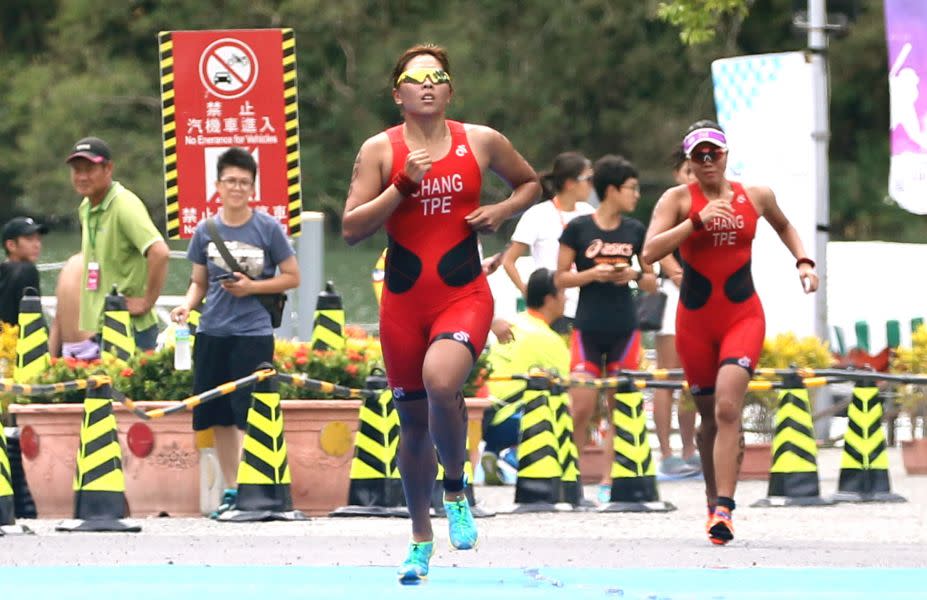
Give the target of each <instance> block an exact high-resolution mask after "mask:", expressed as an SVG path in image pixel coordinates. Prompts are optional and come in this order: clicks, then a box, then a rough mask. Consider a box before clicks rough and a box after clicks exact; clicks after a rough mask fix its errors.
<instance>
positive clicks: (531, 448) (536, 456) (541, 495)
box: [512, 383, 563, 512]
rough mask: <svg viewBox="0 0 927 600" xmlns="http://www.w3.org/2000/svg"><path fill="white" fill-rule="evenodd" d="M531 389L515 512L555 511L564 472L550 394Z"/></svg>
mask: <svg viewBox="0 0 927 600" xmlns="http://www.w3.org/2000/svg"><path fill="white" fill-rule="evenodd" d="M532 387H534V386H532V385H530V383H529V386H528V389H527V390H525V395H524V397H523V398H522V401H523V402H524V412H523V414H522V417H521V427H520V429H521V431H520V436H519V441H518V453H517V456H518V479H517V481H516V482H515V505H516V507H515V508H514V510H513V511H512V512H549V511H556V510H557V507H556V506H555V505H556V504H557V503H558V502H560V494H561V492H560V479H561V476H562V474H563V471H562V468H561V466H560V452H559V443H558V441H557V434H556V431H557V427H556V425H555V422H554V410H553V408H552V406H551V404H552V403H551V400H550V393H549V392H548V391H547V390H535V389H532Z"/></svg>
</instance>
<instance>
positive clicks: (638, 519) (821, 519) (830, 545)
mask: <svg viewBox="0 0 927 600" xmlns="http://www.w3.org/2000/svg"><path fill="white" fill-rule="evenodd" d="M840 456H841V451H840V450H837V449H826V450H823V451H822V452H821V455H820V457H819V469H820V473H821V489H822V492H823V494H824V495H825V496H826V495H829V494H831V493H833V492H834V491H835V490H836V486H837V476H838V474H839V470H840V467H839V465H840ZM889 461H890V464H891V465H892V472H891V476H892V489H893V491H894V492H896V493H899V494H901V495H903V496H905V497H906V498H907V499H908V502H906V503H900V504H840V505H835V506H823V507H783V508H753V507H751V506H749V505H750V504H752V503H753V502H755V501H756V500H758V499H760V498H763V497H765V495H766V489H767V484H766V482H742V483H741V484H740V486H739V488H738V492H737V501H738V503H739V507H738V509H737V511H736V513H735V515H734V517H735V527H736V534H737V538H736V539H735V540H734V542H733V543H731V544H730V545H729V546H727V547H724V548H716V547H713V546H712V545H711V544H709V543H708V541H707V539H706V537H705V534H704V519H705V515H704V496H703V487H702V482H701V481H693V480H688V481H677V482H671V483H661V484H660V495H661V498H662V499H663V500H666V501H668V502H671V503H673V504H674V505H676V506H677V507H678V510H676V511H673V512H668V513H650V514H640V513H636V514H634V513H621V514H616V513H590V512H586V513H544V514H518V515H505V514H499V515H497V516H495V517H493V518H487V519H480V520H479V522H478V526H479V528H480V538H481V539H480V542H481V543H480V545H479V547H478V548H477V549H476V550H475V551H473V552H456V551H451V550H450V549H449V546H448V545H447V541H446V540H447V530H446V528H445V521H444V520H443V519H439V520H436V521H435V531H436V536H437V538H438V540H439V551H438V553H437V554H436V556H435V558H434V560H433V563H432V564H434V565H439V566H451V565H455V566H468V567H514V568H526V567H579V566H583V567H604V568H620V567H633V568H637V567H669V568H682V567H751V566H758V567H920V568H924V567H927V477H910V476H906V475H905V474H904V470H903V468H902V467H901V457H900V454H899V452H898V451H897V450H895V449H892V450H890V451H889ZM476 494H477V499H478V501H479V502H480V504H481V505H482V506H484V507H486V508H488V509H491V510H502V509H504V508H505V507H507V506H510V505H511V502H512V499H513V497H514V488H512V487H478V488H477V489H476ZM594 495H595V492H594V488H592V487H589V488H587V490H586V496H587V498H593V497H594ZM132 522H134V523H138V524H140V525H141V526H142V533H138V534H116V533H96V534H92V533H57V532H55V531H54V527H55V525H57V524H58V523H59V521H55V520H36V521H30V520H20V521H19V522H18V524H20V525H26V526H28V527H30V528H31V529H32V530H34V531H35V532H36V534H37V535H34V536H16V537H14V536H7V537H4V538H2V539H0V564H3V565H16V566H19V565H112V564H119V565H141V564H155V565H157V564H185V565H242V564H260V565H320V566H321V565H324V566H334V565H358V566H364V565H386V566H390V565H395V564H397V563H398V562H400V561H401V560H402V558H403V555H404V552H405V547H406V541H407V538H408V534H409V523H408V521H406V520H404V519H372V518H354V519H344V518H342V519H331V518H316V519H312V520H311V521H309V522H301V523H292V522H291V523H279V522H278V523H253V524H227V523H217V522H214V521H210V520H209V519H205V518H204V519H173V518H165V519H140V520H133V521H132Z"/></svg>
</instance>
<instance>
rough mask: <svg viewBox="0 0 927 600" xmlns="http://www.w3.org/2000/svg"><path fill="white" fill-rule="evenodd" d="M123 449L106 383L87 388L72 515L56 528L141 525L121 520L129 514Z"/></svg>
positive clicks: (109, 528)
mask: <svg viewBox="0 0 927 600" xmlns="http://www.w3.org/2000/svg"><path fill="white" fill-rule="evenodd" d="M125 492H126V479H125V474H124V473H123V470H122V449H121V448H120V447H119V439H118V437H117V434H116V417H115V416H113V400H112V388H111V387H110V385H109V384H106V385H103V386H100V387H98V388H96V389H88V390H87V395H86V397H85V398H84V420H83V422H82V423H81V428H80V448H79V449H78V451H77V471H76V473H75V475H74V519H75V521H68V522H64V523H62V524H60V525H59V526H58V527H56V528H55V529H56V531H126V532H138V531H141V530H142V528H141V527H139V526H138V525H129V524H127V523H124V522H123V521H121V519H124V518H125V517H127V516H129V514H128V513H129V508H128V503H127V502H126V494H125Z"/></svg>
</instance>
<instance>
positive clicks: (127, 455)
mask: <svg viewBox="0 0 927 600" xmlns="http://www.w3.org/2000/svg"><path fill="white" fill-rule="evenodd" d="M137 404H138V405H139V406H140V407H141V408H142V409H144V410H150V409H152V408H161V407H166V406H173V405H174V403H171V402H138V403H137ZM489 404H490V402H489V401H488V400H485V399H479V398H468V399H467V408H468V413H469V436H470V442H471V444H470V455H471V460H473V461H474V464H476V461H478V460H479V448H478V444H479V440H480V433H481V428H480V425H481V423H482V418H483V411H484V410H485V409H486V407H487V406H489ZM281 405H282V407H283V423H284V431H285V434H286V443H287V459H288V464H289V466H290V474H291V477H292V484H291V490H290V491H291V493H292V497H293V505H294V507H295V508H297V509H299V510H302V511H303V512H305V513H307V514H309V515H325V514H328V513H329V512H331V511H332V510H334V509H335V508H338V507H339V506H344V505H345V504H347V499H348V486H349V484H350V474H351V460H352V459H353V458H354V434H355V433H356V432H357V427H358V414H359V411H360V405H361V402H360V400H283V401H282V402H281ZM10 412H11V413H13V414H15V415H16V421H17V424H18V425H19V427H20V428H21V430H25V429H26V428H27V427H28V428H30V429H31V433H30V434H29V435H32V436H33V437H34V439H35V440H36V441H37V453H36V454H34V455H32V456H28V455H27V454H26V453H25V452H24V454H23V468H24V470H25V473H26V480H27V482H28V483H29V487H30V490H31V492H32V495H33V497H34V498H35V503H36V510H37V512H38V514H39V517H41V518H65V517H70V516H71V515H72V513H73V510H74V508H73V507H74V491H73V489H72V485H73V480H74V472H75V469H76V455H77V450H78V445H79V435H80V424H81V419H82V417H83V406H81V405H80V404H23V405H15V404H14V405H12V406H11V407H10ZM115 414H116V423H117V429H118V432H119V433H118V436H119V442H120V446H121V447H122V461H123V471H124V473H125V478H126V499H127V501H128V503H129V508H130V510H131V514H132V516H134V517H146V516H157V515H162V514H167V515H170V516H175V517H178V516H199V515H200V510H199V493H200V470H199V451H198V450H197V448H196V443H195V436H194V434H193V430H192V423H191V420H192V417H191V413H189V412H179V413H173V414H170V415H167V416H165V417H162V418H160V419H153V420H150V421H141V420H139V419H137V418H135V417H133V416H132V415H131V414H130V413H129V412H128V411H126V410H125V409H124V408H123V407H122V406H121V405H118V404H117V405H115ZM139 424H142V425H144V426H146V427H147V428H149V429H150V431H151V441H152V443H151V444H150V445H148V444H145V443H144V439H143V438H144V437H145V435H144V432H141V434H142V435H139V429H138V427H139ZM133 426H135V427H136V429H135V430H132V432H130V429H131V428H132V427H133ZM133 434H134V438H135V439H134V440H133V443H132V444H128V443H127V441H128V439H129V437H132V436H133ZM139 439H141V440H142V443H141V444H137V442H138V440H139ZM130 446H133V447H135V448H136V450H138V448H139V447H141V448H146V447H147V448H148V449H149V452H148V453H147V454H146V455H145V456H137V455H136V454H135V453H133V451H132V449H130Z"/></svg>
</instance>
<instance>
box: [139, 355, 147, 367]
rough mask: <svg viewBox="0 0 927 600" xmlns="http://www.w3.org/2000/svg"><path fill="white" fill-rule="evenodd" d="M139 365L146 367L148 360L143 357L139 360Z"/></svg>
mask: <svg viewBox="0 0 927 600" xmlns="http://www.w3.org/2000/svg"><path fill="white" fill-rule="evenodd" d="M138 364H139V365H141V366H143V367H144V366H145V365H147V364H148V359H147V358H145V357H144V356H143V357H141V358H139V359H138Z"/></svg>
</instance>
